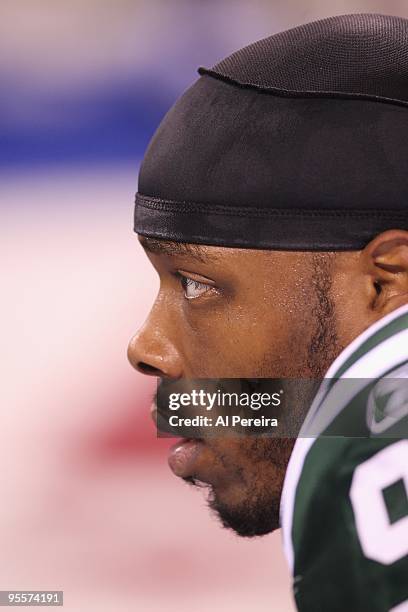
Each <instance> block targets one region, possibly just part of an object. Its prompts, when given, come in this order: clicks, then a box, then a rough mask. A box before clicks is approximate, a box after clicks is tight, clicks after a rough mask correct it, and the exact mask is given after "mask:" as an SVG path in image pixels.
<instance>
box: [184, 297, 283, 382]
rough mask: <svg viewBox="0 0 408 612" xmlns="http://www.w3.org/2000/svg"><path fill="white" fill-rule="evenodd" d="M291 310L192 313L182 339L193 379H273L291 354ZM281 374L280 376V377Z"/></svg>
mask: <svg viewBox="0 0 408 612" xmlns="http://www.w3.org/2000/svg"><path fill="white" fill-rule="evenodd" d="M288 315H290V311H289V310H288V309H282V308H279V309H276V310H275V309H274V308H270V307H265V306H264V305H262V304H261V306H259V305H257V307H256V308H252V309H251V308H249V307H248V306H247V307H243V306H242V307H235V308H233V307H231V308H229V309H226V310H224V311H222V312H219V311H218V312H217V310H216V309H214V310H213V311H212V312H211V313H210V312H209V313H206V314H204V313H198V312H193V313H189V314H188V316H184V317H183V324H182V325H181V326H180V328H182V330H183V331H182V333H181V334H180V339H181V341H182V344H183V350H182V352H183V355H184V356H185V363H186V370H187V371H188V375H189V376H192V377H203V378H204V377H207V378H211V377H212V378H218V377H221V378H235V377H242V378H245V377H249V378H251V377H255V376H265V375H266V376H268V375H269V376H273V375H275V372H276V371H277V370H279V375H280V370H281V368H280V367H279V368H278V367H277V363H278V362H280V361H281V360H284V358H285V356H286V355H287V353H288V345H289V340H288V331H289V330H290V329H291V325H290V324H289V321H288ZM276 375H278V374H276Z"/></svg>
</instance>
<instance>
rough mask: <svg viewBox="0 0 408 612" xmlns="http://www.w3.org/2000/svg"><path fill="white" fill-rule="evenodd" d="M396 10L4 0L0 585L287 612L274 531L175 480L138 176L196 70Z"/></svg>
mask: <svg viewBox="0 0 408 612" xmlns="http://www.w3.org/2000/svg"><path fill="white" fill-rule="evenodd" d="M357 12H382V13H388V14H396V15H402V16H408V5H407V3H406V2H405V1H397V0H387V1H385V0H383V1H377V2H375V1H371V2H370V1H363V0H361V1H346V0H344V1H340V0H331V2H330V3H328V2H326V1H324V0H286V1H285V2H273V1H272V0H269V1H266V0H250V1H248V0H247V1H241V0H234V1H233V2H232V1H229V0H217V1H215V0H188V1H187V0H173V1H171V2H170V1H168V0H167V1H165V0H70V1H69V2H68V1H64V0H60V1H59V2H55V1H51V0H2V2H1V6H0V17H1V19H0V87H1V89H0V91H1V94H0V109H1V112H0V140H1V147H0V195H1V199H0V262H1V263H0V267H1V276H0V281H1V301H0V304H1V319H0V321H1V323H0V325H1V385H0V400H1V427H0V462H1V468H2V469H1V470H0V482H1V493H2V503H1V505H0V544H1V547H0V551H1V552H0V589H3V590H10V589H36V590H40V589H62V590H64V592H65V609H66V610H69V611H80V612H94V611H96V610H98V612H103V611H109V612H128V611H129V612H131V611H132V612H133V611H136V610H137V611H139V610H140V611H143V612H145V611H152V612H155V611H159V610H160V611H161V612H162V611H165V612H173V611H174V612H176V611H177V612H187V611H191V610H194V612H207V611H211V612H217V611H221V610H223V611H231V612H241V611H242V612H243V611H246V610H249V609H250V610H256V611H257V612H263V611H265V612H266V611H270V610H275V611H277V612H290V611H293V610H294V607H293V604H292V598H291V594H290V583H289V577H288V574H287V570H286V566H285V562H284V560H283V557H282V553H281V542H280V534H279V533H276V534H274V535H272V536H270V537H266V538H262V539H258V540H255V541H246V540H240V539H238V538H236V537H235V536H234V535H232V534H230V533H228V532H226V531H224V530H222V529H221V528H220V526H219V525H218V523H217V522H216V521H215V519H213V518H211V517H210V516H209V514H208V511H207V509H206V507H205V501H204V499H203V497H202V495H201V493H200V492H195V491H192V490H190V488H187V487H186V486H185V485H184V483H182V482H179V481H178V480H177V479H176V478H175V477H174V476H173V475H172V474H171V473H170V472H169V470H168V468H167V461H166V455H167V452H166V447H167V446H168V443H167V441H166V440H158V439H157V438H156V434H155V430H154V427H153V424H152V423H151V421H150V417H149V405H150V402H151V397H152V394H153V390H154V389H153V384H154V381H152V380H149V379H146V380H145V379H144V378H143V376H141V375H139V374H137V373H135V372H134V371H132V369H131V367H130V365H129V364H128V362H127V359H126V348H127V343H128V340H129V339H130V337H131V336H132V334H133V333H134V332H135V331H136V330H137V328H138V327H139V326H140V325H141V324H142V322H143V321H144V319H145V317H146V316H147V314H148V311H149V306H150V305H151V304H152V301H153V299H154V297H155V293H156V291H157V289H158V282H157V279H156V277H155V275H154V272H153V270H152V269H151V268H150V266H149V265H148V262H147V260H146V259H145V257H144V256H143V253H142V252H141V249H140V248H139V246H138V244H137V240H136V237H135V235H134V234H133V232H132V213H133V197H134V193H135V191H136V188H137V172H138V165H139V162H140V159H141V157H142V155H143V152H144V150H145V147H146V145H147V143H148V141H149V138H150V137H151V135H152V134H153V132H154V130H155V127H156V126H157V124H158V122H159V121H160V119H161V118H162V117H163V115H164V113H165V112H166V111H167V110H168V108H169V107H170V106H171V104H172V103H173V102H174V101H175V100H176V98H177V97H178V96H179V95H180V94H181V92H182V91H183V90H184V89H185V88H186V87H187V86H188V85H189V84H190V83H191V82H192V81H193V80H195V79H196V78H197V74H196V70H197V67H198V66H200V65H205V66H210V65H212V64H214V63H215V62H216V61H217V60H219V59H221V58H222V57H223V56H225V55H227V54H229V53H231V52H232V51H234V50H236V49H238V48H240V47H242V46H243V45H245V44H248V43H250V42H252V41H254V40H256V39H259V38H262V37H265V36H268V35H270V34H272V33H274V32H277V31H279V30H283V29H287V28H289V27H292V26H295V25H298V24H300V23H304V22H307V21H311V20H313V19H318V18H321V17H326V16H329V15H334V14H341V13H357Z"/></svg>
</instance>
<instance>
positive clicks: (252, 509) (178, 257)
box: [128, 230, 408, 536]
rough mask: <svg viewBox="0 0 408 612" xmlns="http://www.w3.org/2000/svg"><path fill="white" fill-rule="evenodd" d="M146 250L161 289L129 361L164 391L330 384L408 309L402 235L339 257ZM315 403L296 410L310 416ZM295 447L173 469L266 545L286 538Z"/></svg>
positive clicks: (183, 461) (257, 440) (249, 446)
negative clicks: (181, 382)
mask: <svg viewBox="0 0 408 612" xmlns="http://www.w3.org/2000/svg"><path fill="white" fill-rule="evenodd" d="M139 241H140V243H141V244H142V246H143V248H144V249H145V251H146V254H147V256H148V258H149V260H150V262H151V263H152V265H153V267H154V268H155V270H156V271H157V273H158V275H159V278H160V289H159V292H158V295H157V297H156V300H155V302H154V304H153V307H152V309H151V312H150V315H149V317H148V319H147V321H146V322H145V324H144V325H143V326H142V328H141V329H140V330H139V331H138V332H137V334H136V335H135V336H134V337H133V338H132V339H131V341H130V343H129V348H128V357H129V360H130V362H131V364H132V365H133V366H134V367H135V368H136V369H137V370H138V371H139V372H142V373H144V374H148V375H151V376H155V377H158V378H162V379H181V378H321V377H323V376H324V374H325V372H326V371H327V369H328V367H329V366H330V364H331V363H332V362H333V360H334V359H335V358H336V357H337V355H338V354H339V353H340V351H341V350H342V349H343V347H345V346H346V345H347V344H349V342H351V341H352V340H353V339H354V338H355V337H356V336H357V335H358V334H359V333H361V332H362V331H363V330H364V329H366V328H367V327H368V326H369V325H371V324H372V323H373V322H374V321H376V320H377V319H379V318H381V317H382V316H384V315H385V314H387V313H388V312H391V311H392V310H394V309H395V308H397V307H398V306H401V305H402V304H404V303H407V301H408V297H407V296H408V282H407V276H408V273H407V270H408V232H405V231H402V230H401V231H400V230H390V231H387V232H384V233H382V234H381V235H379V236H377V238H375V239H374V240H373V241H371V242H370V244H369V245H367V247H366V248H364V249H363V250H361V251H348V252H338V253H334V252H295V251H266V250H256V249H236V248H226V247H215V246H203V245H193V244H186V243H176V242H169V241H164V240H158V239H153V238H147V237H144V236H139ZM311 399H312V398H309V400H307V399H306V398H305V400H304V401H302V402H299V404H301V405H294V406H293V405H292V406H290V410H293V411H295V412H296V413H297V414H300V415H305V414H306V412H307V410H308V408H309V405H310V400H311ZM288 409H289V407H288ZM293 445H294V440H293V439H289V438H274V437H260V436H239V435H236V436H234V435H228V436H223V437H213V438H205V439H200V440H194V441H189V442H187V443H186V442H185V443H184V444H183V443H181V444H178V445H176V447H175V448H174V449H173V451H172V452H171V455H170V459H169V463H170V466H171V468H172V469H173V471H174V473H175V474H176V475H177V476H179V477H181V478H183V479H184V480H186V481H187V482H190V483H192V484H197V485H204V486H207V487H208V490H209V495H208V500H209V504H210V506H211V508H212V509H213V510H214V511H215V512H216V513H217V514H218V516H219V517H220V519H221V521H222V523H223V524H224V526H226V527H230V528H232V529H234V530H235V531H236V532H237V533H239V534H240V535H243V536H253V535H262V534H265V533H268V532H270V531H272V530H274V529H276V528H278V527H279V504H280V496H281V490H282V485H283V479H284V474H285V470H286V466H287V463H288V461H289V458H290V454H291V451H292V448H293Z"/></svg>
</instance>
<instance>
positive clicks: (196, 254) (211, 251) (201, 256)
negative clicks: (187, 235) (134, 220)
mask: <svg viewBox="0 0 408 612" xmlns="http://www.w3.org/2000/svg"><path fill="white" fill-rule="evenodd" d="M138 239H139V242H140V244H141V245H142V247H143V248H144V249H145V251H147V252H149V253H154V254H157V255H167V256H182V257H186V258H189V259H194V260H196V261H199V262H201V263H206V262H208V261H214V262H215V261H219V260H220V259H221V258H222V257H223V255H224V256H225V255H227V253H226V251H231V250H232V249H224V252H223V251H222V247H215V246H209V245H200V244H192V243H189V242H175V241H172V240H160V239H158V238H149V237H147V236H142V235H140V234H139V235H138ZM236 250H237V249H234V251H236Z"/></svg>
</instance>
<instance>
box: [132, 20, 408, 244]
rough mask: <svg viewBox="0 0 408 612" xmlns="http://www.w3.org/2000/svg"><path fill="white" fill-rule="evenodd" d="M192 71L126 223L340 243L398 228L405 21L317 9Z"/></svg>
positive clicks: (404, 158)
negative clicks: (303, 20) (316, 17)
mask: <svg viewBox="0 0 408 612" xmlns="http://www.w3.org/2000/svg"><path fill="white" fill-rule="evenodd" d="M199 73H200V75H201V76H200V78H199V79H198V80H197V81H196V82H195V83H194V84H193V85H192V87H190V88H189V89H188V90H187V91H186V92H185V93H184V95H183V96H182V97H181V98H180V99H179V100H178V101H177V102H176V104H175V105H174V106H173V108H172V109H171V110H170V111H169V112H168V113H167V115H166V116H165V118H164V119H163V121H162V123H161V125H160V126H159V128H158V129H157V131H156V133H155V135H154V137H153V139H152V141H151V143H150V145H149V147H148V150H147V152H146V155H145V157H144V160H143V163H142V166H141V170H140V176H139V191H138V194H137V196H136V206H135V219H134V229H135V231H136V232H138V233H139V234H143V235H145V236H150V237H155V238H162V239H167V240H174V241H179V242H180V241H181V242H191V243H197V244H208V245H218V246H229V247H241V248H263V249H280V250H348V249H350V250H353V249H360V248H362V247H364V245H365V244H367V243H368V242H369V241H370V240H371V239H372V238H373V237H374V236H375V235H376V234H378V233H380V232H382V231H384V230H387V229H408V20H406V19H402V18H399V17H392V16H386V15H371V14H362V15H345V16H341V17H331V18H328V19H323V20H321V21H316V22H313V23H309V24H306V25H302V26H300V27H297V28H294V29H291V30H289V31H286V32H282V33H279V34H275V35H273V36H271V37H269V38H265V39H264V40H260V41H259V42H256V43H254V44H252V45H249V46H248V47H245V48H243V49H241V50H239V51H237V52H236V53H233V54H232V55H231V56H229V57H227V58H226V59H224V60H223V61H221V62H220V63H218V64H217V65H215V66H214V67H213V68H211V69H207V68H200V70H199Z"/></svg>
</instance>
